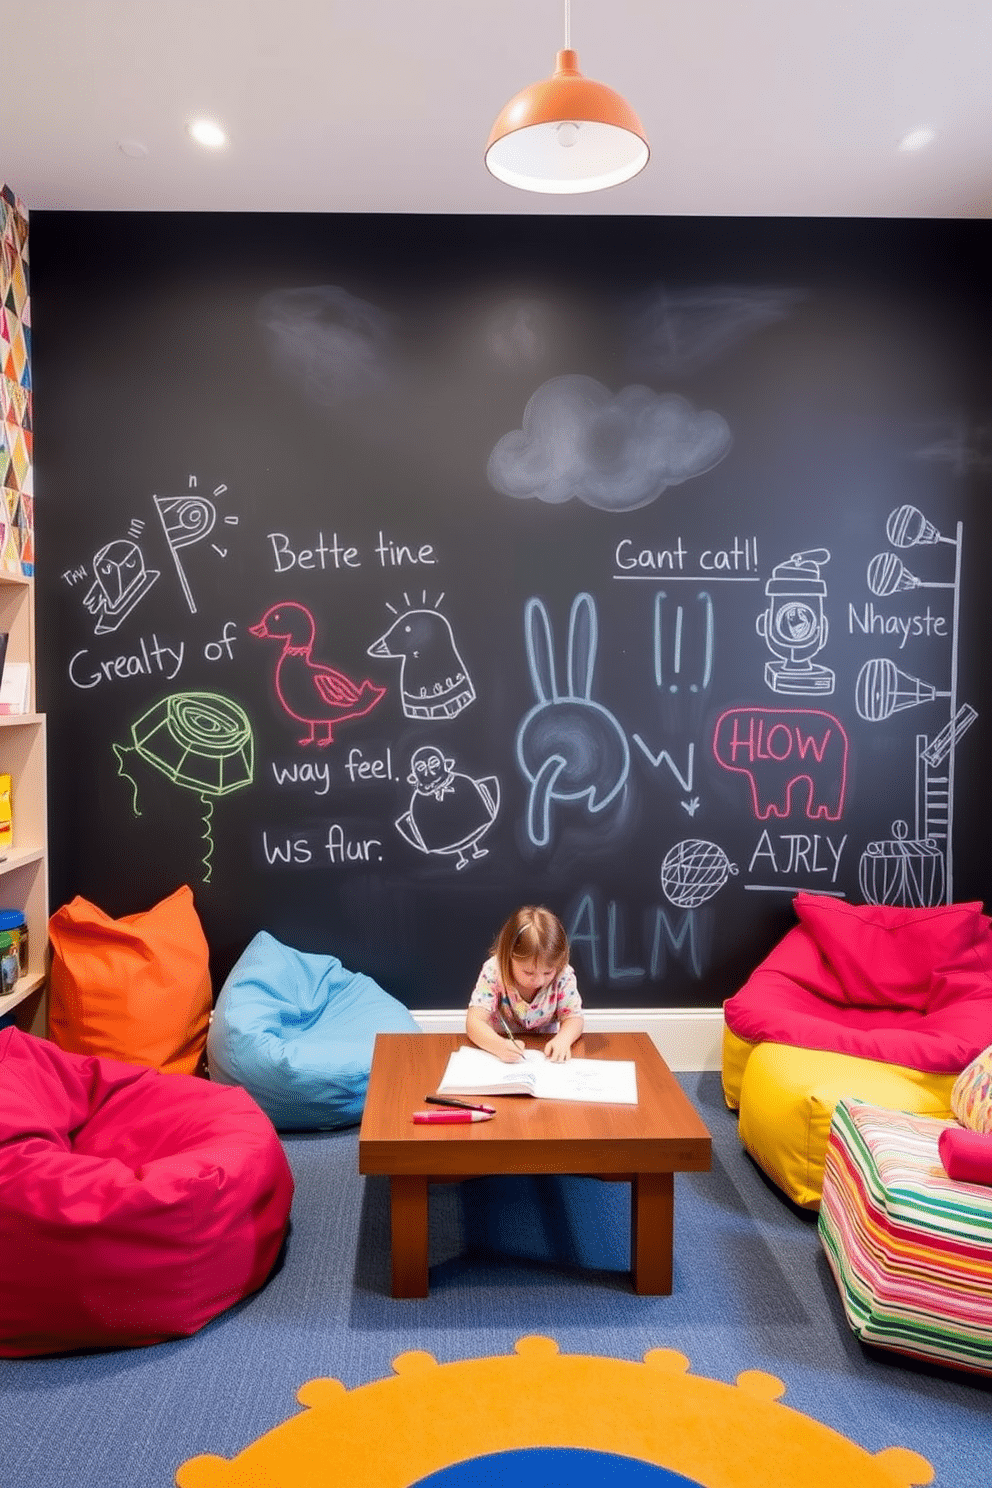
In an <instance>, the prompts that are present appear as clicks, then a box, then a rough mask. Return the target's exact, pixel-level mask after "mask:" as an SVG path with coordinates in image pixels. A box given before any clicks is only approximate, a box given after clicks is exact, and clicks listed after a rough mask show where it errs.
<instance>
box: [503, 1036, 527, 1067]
mask: <svg viewBox="0 0 992 1488" xmlns="http://www.w3.org/2000/svg"><path fill="white" fill-rule="evenodd" d="M497 1054H498V1055H499V1058H500V1059H502V1061H503V1063H504V1064H519V1063H520V1062H521V1060H522V1059H523V1057H524V1056H523V1055H522V1054H521V1052H520V1050H519V1049H518V1048H517V1046H516V1045H515V1044H511V1043H510V1040H509V1039H500V1047H499V1049H498V1050H497Z"/></svg>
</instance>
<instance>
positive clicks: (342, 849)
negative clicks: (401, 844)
mask: <svg viewBox="0 0 992 1488" xmlns="http://www.w3.org/2000/svg"><path fill="white" fill-rule="evenodd" d="M262 855H263V857H264V859H265V863H266V866H267V867H269V868H321V867H327V866H333V867H340V866H341V865H342V864H348V863H381V862H382V843H381V841H380V840H379V838H378V837H350V836H349V835H348V832H347V830H346V828H345V827H343V826H342V825H341V823H340V822H331V823H330V825H329V826H328V827H327V830H326V833H325V834H324V835H323V837H322V838H321V837H319V836H317V835H315V836H311V835H310V834H308V833H300V834H299V835H298V836H289V837H285V836H276V834H275V833H273V834H272V836H271V837H270V835H269V833H268V832H267V831H263V832H262Z"/></svg>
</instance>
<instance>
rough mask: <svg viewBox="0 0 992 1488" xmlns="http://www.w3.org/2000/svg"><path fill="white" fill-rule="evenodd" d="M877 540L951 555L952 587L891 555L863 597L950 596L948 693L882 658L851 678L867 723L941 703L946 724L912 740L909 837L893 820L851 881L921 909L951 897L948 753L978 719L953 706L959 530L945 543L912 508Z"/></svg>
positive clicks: (883, 900) (874, 568)
mask: <svg viewBox="0 0 992 1488" xmlns="http://www.w3.org/2000/svg"><path fill="white" fill-rule="evenodd" d="M885 533H886V536H887V537H888V539H889V542H890V543H891V544H892V546H893V547H894V548H902V549H905V548H912V547H922V548H927V547H936V546H937V545H938V544H941V543H943V544H947V545H950V546H952V547H953V548H954V559H955V563H954V578H953V579H952V580H947V579H941V580H932V579H921V578H919V577H918V576H917V575H916V573H915V572H913V571H912V570H910V569H909V568H908V567H907V566H906V564H904V563H903V561H902V559H901V558H899V557H898V556H897V555H896V554H895V553H879V554H877V555H876V556H875V557H874V558H873V559H872V560H871V562H870V563H869V565H868V575H867V579H868V587H869V589H870V590H871V592H872V593H873V594H875V595H877V596H878V597H879V598H882V599H886V598H888V597H889V596H891V595H893V594H903V593H907V592H910V591H912V590H914V589H920V588H926V589H950V590H951V591H952V592H953V616H952V621H951V660H950V677H949V679H948V680H949V682H950V686H949V687H947V688H946V689H945V688H938V687H937V686H936V685H935V684H933V683H931V682H929V681H926V680H924V679H923V678H921V677H917V676H916V675H915V674H913V673H910V672H908V671H904V670H902V669H901V668H900V667H897V666H896V664H895V662H894V661H892V660H891V658H889V657H872V658H871V659H870V660H869V661H866V662H865V663H864V665H863V666H862V667H861V670H860V671H859V673H858V677H857V681H856V683H855V690H854V702H855V707H856V709H857V711H858V714H859V716H860V717H861V718H863V719H864V720H865V721H866V722H867V723H880V722H883V721H884V720H885V719H888V718H891V717H892V716H893V715H894V714H896V713H901V712H904V711H905V710H906V709H909V708H915V707H919V706H920V705H921V704H925V703H932V702H935V701H938V700H943V699H945V698H946V699H948V704H949V706H948V713H949V718H948V721H947V723H946V724H945V725H944V726H943V727H942V728H941V729H940V730H939V731H938V732H937V733H936V734H935V735H934V736H933V737H932V738H928V737H927V735H926V734H917V736H916V749H915V761H914V765H915V776H916V780H915V787H916V788H915V808H916V820H915V835H914V836H913V837H910V836H909V827H908V825H907V823H906V822H904V821H901V820H900V821H896V822H894V823H893V826H892V836H891V837H890V838H887V839H885V838H883V839H880V840H878V841H876V842H869V843H868V845H867V847H866V848H865V850H864V852H863V853H862V855H861V861H860V866H859V881H860V884H861V891H862V893H863V894H864V896H865V898H866V899H867V900H868V901H869V903H872V904H905V905H915V906H917V907H921V906H922V907H927V906H931V905H934V904H939V903H941V902H943V901H945V900H946V902H947V903H948V904H950V903H952V902H953V893H954V888H953V880H954V872H953V863H952V858H951V847H952V835H953V824H954V751H955V748H956V745H957V743H958V741H959V740H960V738H961V737H962V735H963V734H964V733H965V731H966V730H967V729H969V728H970V727H971V725H972V724H973V723H974V721H975V719H976V718H977V717H978V714H977V713H976V712H975V709H974V708H972V707H971V706H970V705H969V704H967V703H964V704H961V705H960V706H959V705H958V699H957V657H958V622H959V609H960V602H961V555H962V542H963V536H964V529H963V527H962V524H961V523H960V522H959V523H958V524H957V529H956V533H955V536H954V537H946V536H944V535H943V534H942V533H941V532H939V531H938V530H937V528H936V527H935V526H934V524H933V523H932V522H930V521H929V520H928V519H927V517H926V516H925V514H924V513H923V512H921V511H920V510H919V509H918V508H917V507H915V506H911V505H909V504H904V505H903V506H899V507H896V508H895V509H894V510H893V511H891V512H890V513H889V516H888V519H887V521H886V524H885ZM928 613H929V612H928ZM907 624H908V622H907Z"/></svg>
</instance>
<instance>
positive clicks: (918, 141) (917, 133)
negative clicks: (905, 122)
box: [899, 126, 936, 150]
mask: <svg viewBox="0 0 992 1488" xmlns="http://www.w3.org/2000/svg"><path fill="white" fill-rule="evenodd" d="M935 138H936V136H935V134H934V131H933V130H932V129H927V128H926V127H925V126H924V127H923V128H921V129H911V130H910V131H909V133H908V134H904V135H903V137H902V139H901V140H900V141H899V148H900V150H923V149H925V148H926V146H927V145H929V144H932V143H933V141H934V139H935Z"/></svg>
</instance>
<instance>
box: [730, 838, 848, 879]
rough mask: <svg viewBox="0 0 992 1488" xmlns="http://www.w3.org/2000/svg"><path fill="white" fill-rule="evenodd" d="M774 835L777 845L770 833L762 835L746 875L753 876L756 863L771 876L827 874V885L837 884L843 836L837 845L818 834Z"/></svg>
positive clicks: (843, 841) (843, 844)
mask: <svg viewBox="0 0 992 1488" xmlns="http://www.w3.org/2000/svg"><path fill="white" fill-rule="evenodd" d="M776 835H777V838H778V842H777V845H776V843H775V842H774V841H773V840H772V835H771V833H770V832H762V834H761V836H760V837H759V838H758V844H757V846H756V847H755V849H754V852H753V853H752V854H751V861H750V862H749V863H748V865H747V871H748V872H749V873H753V872H754V870H755V867H756V865H757V864H759V863H760V864H762V866H763V867H764V868H766V869H769V870H770V871H771V872H772V873H789V874H792V873H829V874H830V882H831V883H836V882H837V870H838V869H839V868H840V859H841V853H842V852H843V851H844V846H845V844H846V842H847V835H846V834H845V835H844V836H843V837H842V838H841V839H840V842H838V843H837V844H834V842H833V841H832V840H831V839H830V838H829V837H828V836H826V834H822V835H821V833H819V832H812V833H809V832H779V833H777V834H776Z"/></svg>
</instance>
